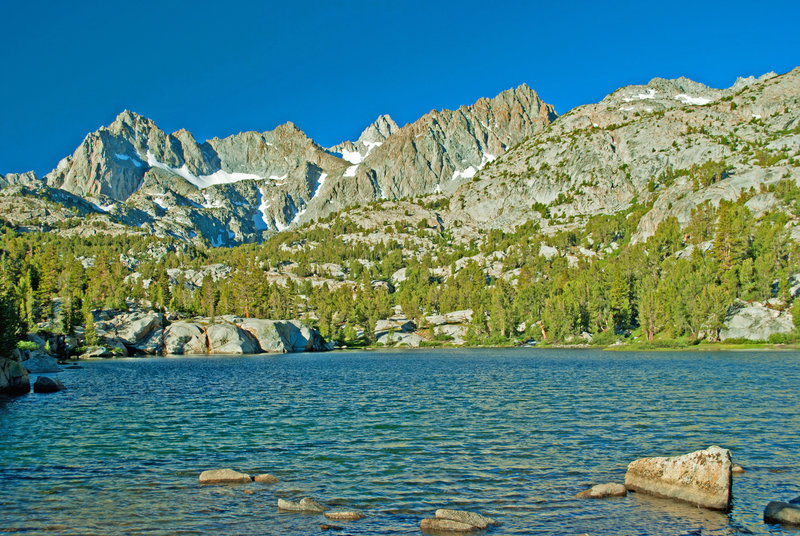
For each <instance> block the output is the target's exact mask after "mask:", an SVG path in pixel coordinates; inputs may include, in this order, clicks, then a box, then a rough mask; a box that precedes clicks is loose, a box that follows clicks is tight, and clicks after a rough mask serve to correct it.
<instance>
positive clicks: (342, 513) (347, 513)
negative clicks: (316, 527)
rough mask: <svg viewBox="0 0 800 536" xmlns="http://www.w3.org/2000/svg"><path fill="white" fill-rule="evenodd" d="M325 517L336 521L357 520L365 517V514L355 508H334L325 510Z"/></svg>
mask: <svg viewBox="0 0 800 536" xmlns="http://www.w3.org/2000/svg"><path fill="white" fill-rule="evenodd" d="M325 517H327V518H328V519H333V520H336V521H357V520H359V519H364V517H365V516H364V514H362V513H361V512H357V511H355V510H333V511H329V512H325Z"/></svg>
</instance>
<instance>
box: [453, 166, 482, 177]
mask: <svg viewBox="0 0 800 536" xmlns="http://www.w3.org/2000/svg"><path fill="white" fill-rule="evenodd" d="M477 172H478V170H477V169H475V168H474V167H472V166H469V167H468V168H467V169H465V170H464V171H454V172H453V178H452V179H450V180H456V179H471V178H472V177H474V176H475V174H476V173H477Z"/></svg>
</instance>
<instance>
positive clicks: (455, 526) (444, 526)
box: [419, 518, 479, 532]
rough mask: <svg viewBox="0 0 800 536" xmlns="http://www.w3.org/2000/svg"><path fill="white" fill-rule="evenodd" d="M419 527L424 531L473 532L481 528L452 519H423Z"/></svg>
mask: <svg viewBox="0 0 800 536" xmlns="http://www.w3.org/2000/svg"><path fill="white" fill-rule="evenodd" d="M419 528H420V529H422V530H423V531H441V532H472V531H473V530H479V529H478V527H476V526H474V525H470V524H469V523H461V522H459V521H453V520H451V519H438V518H432V519H423V520H422V522H421V523H420V524H419Z"/></svg>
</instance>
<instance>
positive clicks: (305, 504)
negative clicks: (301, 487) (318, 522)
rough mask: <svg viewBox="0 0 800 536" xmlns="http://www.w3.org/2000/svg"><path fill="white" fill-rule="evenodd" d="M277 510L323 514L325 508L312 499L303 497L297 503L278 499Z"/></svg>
mask: <svg viewBox="0 0 800 536" xmlns="http://www.w3.org/2000/svg"><path fill="white" fill-rule="evenodd" d="M278 509H279V510H286V511H289V512H316V513H320V512H324V511H325V507H324V506H323V505H321V504H320V503H318V502H317V501H315V500H314V499H312V498H311V497H303V498H302V499H300V501H299V502H294V501H287V500H286V499H278Z"/></svg>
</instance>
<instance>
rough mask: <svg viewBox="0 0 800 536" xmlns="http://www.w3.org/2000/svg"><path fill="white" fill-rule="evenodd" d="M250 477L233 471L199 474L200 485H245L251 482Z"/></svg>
mask: <svg viewBox="0 0 800 536" xmlns="http://www.w3.org/2000/svg"><path fill="white" fill-rule="evenodd" d="M252 480H253V479H252V478H250V475H248V474H245V473H240V472H239V471H234V470H233V469H211V470H209V471H203V472H202V473H200V479H199V481H200V483H201V484H247V483H249V482H252Z"/></svg>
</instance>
